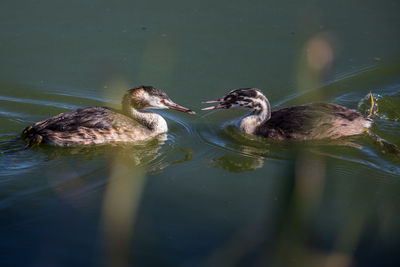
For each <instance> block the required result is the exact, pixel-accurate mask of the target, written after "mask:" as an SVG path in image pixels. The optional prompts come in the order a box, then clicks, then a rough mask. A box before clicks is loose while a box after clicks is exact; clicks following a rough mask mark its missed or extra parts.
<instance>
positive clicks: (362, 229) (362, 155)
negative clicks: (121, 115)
mask: <svg viewBox="0 0 400 267" xmlns="http://www.w3.org/2000/svg"><path fill="white" fill-rule="evenodd" d="M399 11H400V2H399V1H394V0H393V1H390V0H383V1H382V0H379V1H378V0H367V1H356V0H350V1H349V0H347V1H343V0H339V1H312V0H307V1H225V0H222V1H207V0H205V1H178V0H173V1H160V0H151V1H128V0H125V1H124V0H118V1H105V0H99V1H75V0H72V1H60V0H52V1H50V0H23V1H10V0H2V1H1V3H0V251H1V252H0V265H1V266H400V256H399V254H398V251H399V247H400V231H399V225H400V215H399V214H400V206H399V203H400V158H399V156H396V155H394V154H391V153H388V152H387V151H385V150H382V148H381V147H380V146H379V145H377V144H376V143H374V141H373V140H372V139H371V138H369V137H368V136H364V135H361V136H356V137H349V138H344V139H341V140H339V141H322V142H309V143H296V142H294V143H293V142H270V141H267V140H262V139H259V138H251V137H249V136H245V135H243V134H241V133H240V132H239V131H238V130H237V129H236V128H235V127H234V125H235V122H236V121H237V120H238V119H239V118H240V117H241V116H243V115H244V114H245V113H244V111H230V110H229V111H227V110H222V111H217V112H202V111H201V110H200V109H201V108H202V107H204V106H203V105H202V104H201V101H204V100H210V99H216V98H219V97H221V96H223V95H224V94H225V93H226V92H227V91H228V90H231V89H236V88H241V87H257V88H260V89H262V90H263V92H264V93H265V94H266V96H267V97H268V98H269V100H270V102H271V104H272V107H273V108H279V107H283V106H286V105H294V104H303V103H307V102H312V101H325V102H333V103H338V104H341V105H344V106H346V107H349V108H354V109H359V110H360V111H362V112H365V111H366V110H367V108H368V105H369V102H368V94H369V92H370V91H372V92H373V93H374V97H375V99H376V100H377V105H378V113H377V114H376V116H374V117H373V118H374V121H375V124H374V126H373V131H374V132H375V133H376V134H378V135H379V136H381V137H382V138H385V139H387V140H389V141H390V142H392V143H394V144H397V145H398V146H400V134H399V133H400V37H399V36H400V35H399V29H400V16H399ZM141 84H146V85H153V86H156V87H158V88H160V89H163V90H164V91H165V92H167V93H168V95H169V96H170V97H171V99H172V100H174V101H175V102H177V103H179V104H181V105H183V106H186V107H188V108H191V109H193V110H195V111H196V112H197V114H196V115H189V114H184V113H179V112H176V111H164V110H163V111H156V112H158V113H160V114H161V115H163V116H164V117H165V118H166V119H167V122H168V125H169V132H168V135H167V140H166V141H158V140H152V141H150V142H148V143H146V144H140V145H131V146H127V145H123V146H95V147H80V148H56V147H50V146H46V145H44V146H40V147H36V148H33V149H31V150H26V151H23V150H22V149H21V148H23V147H24V145H25V143H24V142H23V141H22V140H21V139H20V138H19V134H20V133H21V131H22V130H23V129H24V127H26V126H27V125H30V124H32V123H34V122H36V121H39V120H42V119H45V118H48V117H50V116H53V115H56V114H58V113H60V112H64V111H68V110H72V109H75V108H79V107H86V106H108V107H114V108H118V107H119V105H120V99H121V96H122V94H123V93H124V91H125V90H126V89H129V88H132V87H136V86H138V85H141Z"/></svg>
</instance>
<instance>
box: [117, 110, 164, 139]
mask: <svg viewBox="0 0 400 267" xmlns="http://www.w3.org/2000/svg"><path fill="white" fill-rule="evenodd" d="M124 113H125V114H126V115H128V116H129V117H131V118H133V119H135V120H137V121H138V122H139V123H141V124H143V125H144V126H146V127H147V128H149V130H151V131H152V132H154V134H155V135H157V134H160V133H165V132H167V131H168V125H167V122H166V121H165V119H164V118H163V117H161V116H160V115H158V114H157V113H153V112H151V111H141V110H137V109H135V108H133V107H129V108H125V109H124Z"/></svg>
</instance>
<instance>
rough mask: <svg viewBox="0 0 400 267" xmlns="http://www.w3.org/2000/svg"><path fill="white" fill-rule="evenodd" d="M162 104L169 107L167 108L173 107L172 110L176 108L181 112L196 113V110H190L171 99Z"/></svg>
mask: <svg viewBox="0 0 400 267" xmlns="http://www.w3.org/2000/svg"><path fill="white" fill-rule="evenodd" d="M164 104H165V105H166V106H167V107H168V108H169V109H173V110H177V111H181V112H185V113H189V114H196V112H194V111H193V110H190V109H188V108H185V107H183V106H180V105H178V104H176V103H174V102H172V101H165V102H164Z"/></svg>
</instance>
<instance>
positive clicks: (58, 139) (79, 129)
mask: <svg viewBox="0 0 400 267" xmlns="http://www.w3.org/2000/svg"><path fill="white" fill-rule="evenodd" d="M150 108H151V109H173V110H178V111H181V112H185V113H189V114H195V112H193V111H192V110H190V109H188V108H185V107H183V106H180V105H178V104H176V103H174V102H173V101H172V100H171V99H170V98H169V97H168V95H167V94H166V93H165V92H163V91H161V90H160V89H157V88H155V87H153V86H139V87H136V88H133V89H129V90H128V91H127V92H126V93H125V95H124V96H123V98H122V110H121V111H118V110H113V109H111V108H107V107H87V108H80V109H76V110H72V111H68V112H64V113H61V114H58V115H56V116H54V117H51V118H49V119H46V120H43V121H40V122H37V123H35V124H33V125H31V126H28V127H26V128H25V129H24V130H23V132H22V137H23V139H28V140H29V142H28V144H27V146H26V148H29V147H32V146H33V145H38V144H40V143H47V144H50V145H56V146H78V145H92V144H106V143H119V142H129V143H132V142H137V141H144V140H147V139H149V138H152V137H155V136H157V135H160V134H162V133H165V132H167V131H168V126H167V122H166V121H165V119H164V118H163V117H162V116H161V115H159V114H157V113H154V112H152V111H149V110H146V109H150Z"/></svg>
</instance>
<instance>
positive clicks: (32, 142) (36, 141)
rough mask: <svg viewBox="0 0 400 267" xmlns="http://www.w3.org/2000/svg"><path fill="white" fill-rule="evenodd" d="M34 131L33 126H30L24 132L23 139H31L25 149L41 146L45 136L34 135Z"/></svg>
mask: <svg viewBox="0 0 400 267" xmlns="http://www.w3.org/2000/svg"><path fill="white" fill-rule="evenodd" d="M32 129H33V127H32V126H28V127H26V128H25V129H24V130H23V131H22V134H21V137H22V139H26V138H29V141H28V143H27V144H26V146H25V147H24V149H30V148H32V147H33V146H35V145H39V144H40V143H41V142H42V141H43V136H41V135H40V134H37V133H34V131H33V132H32Z"/></svg>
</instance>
